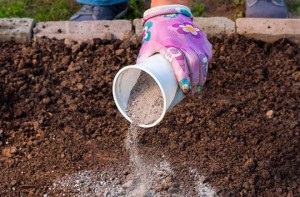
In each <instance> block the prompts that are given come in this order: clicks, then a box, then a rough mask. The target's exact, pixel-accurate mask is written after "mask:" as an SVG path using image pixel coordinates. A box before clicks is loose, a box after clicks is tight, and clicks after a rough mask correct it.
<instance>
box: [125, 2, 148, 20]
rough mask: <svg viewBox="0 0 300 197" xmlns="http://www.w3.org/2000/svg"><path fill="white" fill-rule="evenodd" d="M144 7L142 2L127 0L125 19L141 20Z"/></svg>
mask: <svg viewBox="0 0 300 197" xmlns="http://www.w3.org/2000/svg"><path fill="white" fill-rule="evenodd" d="M144 9H145V5H144V2H143V1H142V0H129V2H128V12H127V14H126V18H127V19H135V18H142V17H143V13H144Z"/></svg>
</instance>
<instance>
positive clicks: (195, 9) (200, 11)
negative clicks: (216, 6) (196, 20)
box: [191, 1, 205, 17]
mask: <svg viewBox="0 0 300 197" xmlns="http://www.w3.org/2000/svg"><path fill="white" fill-rule="evenodd" d="M191 11H192V13H193V16H195V17H199V16H204V15H205V14H204V13H205V12H204V5H203V4H202V3H200V2H199V1H194V2H193V6H192V8H191Z"/></svg>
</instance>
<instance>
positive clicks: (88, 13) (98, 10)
mask: <svg viewBox="0 0 300 197" xmlns="http://www.w3.org/2000/svg"><path fill="white" fill-rule="evenodd" d="M127 9H128V2H125V3H119V4H115V5H110V6H93V5H84V6H82V8H81V9H80V10H79V11H78V12H76V13H75V14H74V15H73V16H72V17H71V18H70V21H92V20H113V19H118V18H121V17H122V16H124V15H125V14H126V12H127Z"/></svg>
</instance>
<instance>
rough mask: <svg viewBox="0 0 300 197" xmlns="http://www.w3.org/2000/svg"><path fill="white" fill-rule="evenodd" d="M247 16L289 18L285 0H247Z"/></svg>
mask: <svg viewBox="0 0 300 197" xmlns="http://www.w3.org/2000/svg"><path fill="white" fill-rule="evenodd" d="M246 17H252V18H288V10H287V7H286V4H285V2H284V0H246Z"/></svg>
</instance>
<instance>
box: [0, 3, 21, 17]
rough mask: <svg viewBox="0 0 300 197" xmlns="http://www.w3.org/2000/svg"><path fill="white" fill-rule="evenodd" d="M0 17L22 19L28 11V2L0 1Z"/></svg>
mask: <svg viewBox="0 0 300 197" xmlns="http://www.w3.org/2000/svg"><path fill="white" fill-rule="evenodd" d="M0 5H1V7H0V17H2V18H3V17H22V16H23V15H24V14H25V10H26V1H18V0H11V1H8V0H0Z"/></svg>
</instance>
